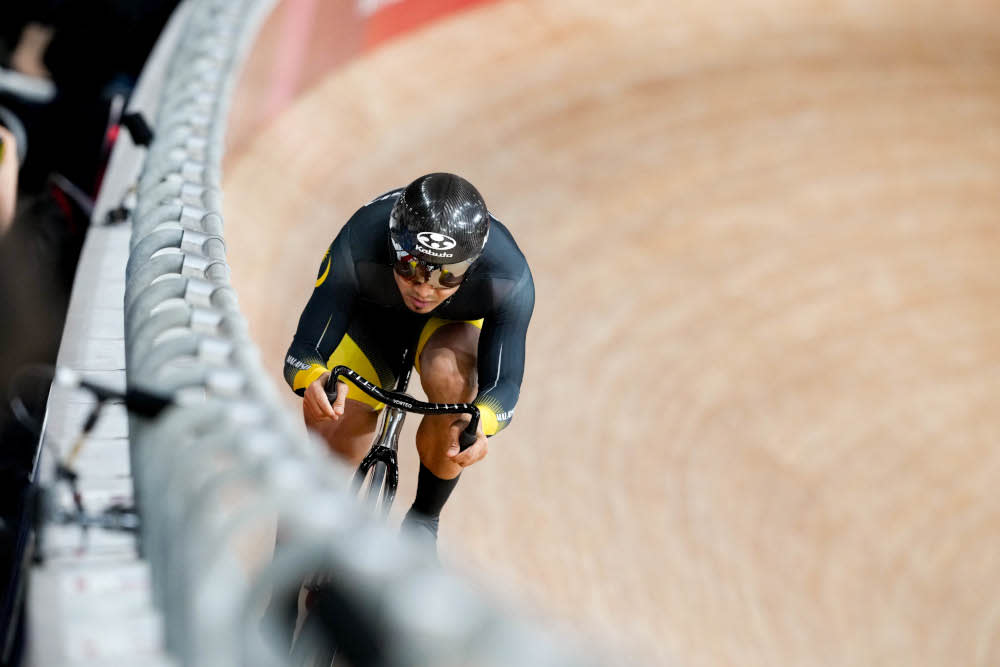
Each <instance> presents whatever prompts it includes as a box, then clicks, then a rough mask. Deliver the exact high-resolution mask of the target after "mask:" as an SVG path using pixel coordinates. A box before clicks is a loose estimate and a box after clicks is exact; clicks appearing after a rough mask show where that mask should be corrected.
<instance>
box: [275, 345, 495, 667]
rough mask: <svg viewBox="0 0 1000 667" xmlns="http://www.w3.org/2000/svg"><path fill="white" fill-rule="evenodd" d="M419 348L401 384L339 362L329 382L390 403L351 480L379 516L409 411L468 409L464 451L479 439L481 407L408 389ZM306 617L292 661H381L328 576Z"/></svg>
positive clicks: (394, 477)
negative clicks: (383, 382) (388, 385)
mask: <svg viewBox="0 0 1000 667" xmlns="http://www.w3.org/2000/svg"><path fill="white" fill-rule="evenodd" d="M415 355H416V352H415V349H414V348H413V347H411V348H408V349H407V350H405V351H404V353H403V360H402V362H401V364H400V368H399V372H398V373H397V374H396V378H397V380H396V384H395V387H394V388H393V389H392V390H385V389H382V388H381V387H379V386H378V385H375V384H373V383H371V382H369V381H368V380H367V379H365V378H364V377H362V376H361V375H359V374H358V373H357V372H355V371H354V370H353V369H351V368H349V367H347V366H342V365H341V366H335V367H334V368H333V369H331V371H330V377H329V378H328V379H327V382H326V394H327V397H328V398H329V399H330V401H331V403H332V402H333V401H334V400H335V399H336V397H337V382H338V381H339V379H340V378H344V379H345V380H348V381H350V382H352V383H354V385H355V386H357V387H358V389H360V390H361V391H363V392H364V393H366V394H368V395H369V396H371V397H372V398H374V399H375V400H377V401H380V402H381V403H384V404H385V409H383V410H382V414H381V415H380V416H379V423H378V427H377V428H376V431H375V437H374V439H373V442H372V446H371V448H370V449H369V450H368V453H367V454H366V455H365V457H364V458H363V459H362V461H361V463H360V464H359V465H358V468H357V470H356V471H355V473H354V476H353V478H352V481H351V485H352V489H353V491H354V492H355V493H357V494H358V496H359V498H361V499H362V502H363V503H364V504H365V505H367V506H368V507H369V508H371V509H372V510H373V511H374V512H375V514H376V516H379V517H381V518H383V519H384V518H385V517H387V516H388V514H389V509H390V508H391V507H392V502H393V500H394V499H395V497H396V487H397V485H398V483H399V465H398V460H397V452H398V450H399V435H400V433H401V432H402V429H403V421H404V420H405V418H406V414H407V413H409V412H413V413H417V414H423V415H448V414H467V415H470V416H471V417H472V420H471V421H470V422H469V424H468V426H467V427H466V428H465V429H464V430H463V431H462V432H461V433H460V434H459V440H458V445H459V449H460V450H463V451H464V450H465V449H468V448H469V447H470V446H472V445H473V444H474V443H475V442H476V438H477V431H478V429H479V408H477V407H476V406H474V405H472V404H471V403H428V402H425V401H420V400H417V399H415V398H413V397H412V396H411V395H409V394H407V393H406V388H407V386H408V385H409V383H410V377H411V375H412V373H413V364H414V359H415ZM305 588H306V591H307V594H306V611H305V613H306V617H305V620H304V621H303V622H302V628H301V630H300V631H299V633H298V635H297V636H296V638H295V640H294V641H293V644H292V650H291V664H293V665H314V666H321V667H329V666H330V664H331V663H332V662H333V659H334V657H335V656H337V655H338V654H339V655H342V656H343V657H345V658H346V659H347V660H348V662H349V664H351V665H352V666H353V667H361V666H362V665H369V664H378V663H379V656H378V651H379V649H378V646H377V643H376V642H372V641H371V640H370V638H366V637H362V636H359V634H358V633H356V632H352V631H351V629H350V625H351V621H352V619H351V618H349V617H348V616H347V615H346V614H345V612H344V604H343V602H342V601H340V600H338V599H337V596H336V594H335V592H334V591H331V590H328V588H327V587H325V586H324V585H323V581H322V577H313V578H312V579H311V580H310V581H308V582H307V583H306V584H305Z"/></svg>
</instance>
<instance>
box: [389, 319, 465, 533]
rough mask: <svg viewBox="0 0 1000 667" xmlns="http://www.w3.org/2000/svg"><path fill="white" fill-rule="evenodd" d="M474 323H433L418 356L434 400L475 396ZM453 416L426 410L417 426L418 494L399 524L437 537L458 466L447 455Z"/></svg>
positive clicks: (461, 400)
mask: <svg viewBox="0 0 1000 667" xmlns="http://www.w3.org/2000/svg"><path fill="white" fill-rule="evenodd" d="M478 343H479V327H478V326H476V325H474V324H471V323H468V322H449V323H447V324H444V325H441V326H440V327H439V328H437V330H436V331H434V332H433V334H431V335H430V337H429V338H428V339H427V342H426V343H425V344H424V345H423V348H422V349H421V351H420V356H419V360H418V361H419V366H418V368H419V370H420V383H421V386H423V389H424V392H425V393H426V394H427V399H428V400H429V401H431V402H434V403H467V402H469V401H471V400H472V399H473V398H475V396H476V388H477V385H476V350H477V346H478ZM456 419H458V417H457V416H456V415H427V416H425V417H424V418H423V420H422V421H421V422H420V426H419V427H418V428H417V452H418V453H419V455H420V475H419V477H418V479H417V495H416V498H415V499H414V501H413V505H412V507H410V510H409V512H407V515H406V517H405V519H404V525H408V526H410V527H412V528H416V529H422V530H423V531H424V532H425V533H427V534H429V535H430V536H431V537H432V538H434V539H436V538H437V526H438V519H439V517H440V515H441V509H442V508H443V507H444V504H445V502H447V500H448V497H449V496H450V495H451V492H452V490H453V489H454V488H455V485H456V484H458V476H459V473H461V472H462V468H461V466H458V465H456V464H455V463H453V462H452V461H451V459H450V458H449V457H448V455H447V451H448V445H449V431H450V429H451V425H452V424H453V423H454V422H455V420H456Z"/></svg>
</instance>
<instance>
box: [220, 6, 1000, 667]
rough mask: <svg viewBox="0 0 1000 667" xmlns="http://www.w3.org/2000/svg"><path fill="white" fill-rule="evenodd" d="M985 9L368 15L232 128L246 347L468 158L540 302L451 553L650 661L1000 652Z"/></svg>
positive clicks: (471, 482)
mask: <svg viewBox="0 0 1000 667" xmlns="http://www.w3.org/2000/svg"><path fill="white" fill-rule="evenodd" d="M675 5H677V6H675ZM998 28H1000V5H998V4H996V3H994V2H987V1H985V0H983V1H979V2H975V1H965V2H957V3H951V4H948V5H947V6H945V5H942V4H941V3H938V2H930V1H926V0H919V1H910V0H906V1H904V0H886V1H884V2H875V3H858V2H852V1H848V0H833V1H829V0H769V1H768V0H758V1H750V0H737V1H736V2H733V3H727V5H726V8H725V10H724V11H723V10H720V9H719V8H718V7H712V8H709V7H706V6H705V3H696V2H685V3H667V4H664V3H660V2H655V1H652V0H650V1H641V0H627V1H625V2H620V3H617V4H616V5H614V6H613V7H612V6H611V5H608V4H607V3H603V2H594V1H593V0H571V1H570V0H567V1H565V2H560V3H545V2H542V1H541V0H535V1H528V0H519V1H514V0H508V1H506V2H501V3H498V4H494V5H485V6H481V7H479V8H477V9H474V10H472V11H468V12H464V13H461V14H459V15H456V16H454V17H452V18H450V19H447V20H445V21H442V22H439V23H436V24H434V25H431V26H429V27H427V28H425V29H423V30H420V31H418V32H416V33H413V34H411V35H409V36H407V37H405V38H403V39H399V40H396V41H393V42H390V43H388V44H387V45H386V46H384V47H383V48H381V49H379V50H377V51H375V52H373V53H370V54H368V55H366V56H365V57H363V58H360V59H357V60H354V61H352V62H350V63H348V64H347V65H346V66H344V67H342V68H340V69H337V70H336V71H332V72H331V73H330V74H329V75H328V76H326V77H324V78H322V79H321V80H320V81H319V82H318V83H317V84H316V85H315V86H314V87H312V88H311V89H309V90H308V91H307V92H305V93H303V94H301V95H300V96H298V97H297V98H296V99H295V101H294V104H293V105H292V106H291V107H290V108H289V109H288V110H287V111H285V112H284V113H282V114H281V115H280V116H279V117H278V118H276V119H275V120H274V121H273V122H272V123H270V124H269V125H268V126H267V127H265V128H263V129H261V130H260V131H258V132H256V133H255V135H254V136H253V138H252V139H250V140H248V141H246V142H244V143H243V144H241V145H239V146H237V147H235V148H234V150H233V151H231V153H230V155H229V157H228V159H227V164H226V168H225V191H226V196H227V200H226V220H227V224H228V230H227V243H228V246H229V251H228V252H229V258H230V261H231V263H232V266H233V272H234V282H235V284H236V287H237V290H238V292H239V294H240V299H241V304H242V306H243V309H244V312H245V313H246V315H247V316H248V318H249V320H250V326H251V329H252V333H253V335H254V338H255V340H256V341H257V342H258V343H259V344H260V347H261V351H262V354H263V358H264V361H265V365H266V367H267V368H269V369H270V370H271V371H273V374H274V378H275V382H276V383H281V379H280V368H281V363H282V359H283V356H284V352H285V350H286V348H287V345H288V342H289V340H290V338H291V334H292V332H293V330H294V328H295V325H296V322H297V318H298V314H299V312H300V310H301V308H302V306H303V304H304V303H305V300H306V299H307V297H308V294H309V292H310V290H311V288H312V283H313V279H314V277H315V276H314V275H313V274H314V271H315V270H316V267H317V266H318V263H319V261H320V259H321V257H322V255H323V252H324V250H325V248H326V246H327V244H328V243H329V241H330V239H331V238H332V236H333V235H334V234H335V233H336V231H337V229H338V228H339V227H340V225H341V224H342V223H343V221H345V220H346V219H347V217H348V216H349V215H350V214H351V213H352V212H353V211H354V210H355V208H356V207H357V206H359V205H360V204H362V203H364V202H365V201H367V200H368V199H370V198H371V197H372V196H374V195H376V194H378V193H380V192H382V191H384V190H387V189H389V188H391V187H395V186H397V185H402V184H404V183H406V182H408V181H409V180H411V179H412V178H413V177H415V176H417V175H419V174H422V173H425V172H429V171H435V170H449V171H455V172H458V173H461V174H464V175H465V176H467V177H468V178H469V179H470V180H471V181H472V182H474V183H476V184H477V185H478V187H479V188H480V189H481V191H482V192H483V193H484V195H485V197H486V200H487V203H488V204H489V205H490V207H491V209H492V210H493V211H494V212H495V214H496V215H497V216H498V217H499V218H501V219H502V220H503V221H504V222H505V223H506V224H507V225H508V226H509V227H510V228H511V229H512V230H513V232H514V234H515V236H516V237H517V239H518V241H519V243H520V245H521V247H522V248H523V250H524V251H525V254H526V255H527V257H528V258H529V261H530V262H531V265H532V268H533V271H534V275H535V279H536V285H537V305H536V311H535V316H534V320H533V323H532V327H531V330H530V332H529V341H528V344H529V350H528V363H527V370H526V378H525V384H524V389H523V392H522V398H521V402H520V404H519V406H518V410H517V416H516V418H515V420H514V422H513V424H512V426H511V427H510V428H509V429H508V430H507V431H505V432H504V433H502V434H501V435H500V436H498V437H497V438H496V439H495V440H493V441H492V443H491V451H490V456H489V457H488V458H487V459H486V460H485V461H484V462H483V463H482V464H480V465H477V466H474V467H473V468H470V469H469V470H467V471H466V472H465V473H464V475H463V478H462V482H461V484H460V485H459V486H458V489H457V491H456V493H455V496H454V497H453V499H452V501H451V502H450V503H449V505H448V507H447V508H446V510H445V514H444V517H443V521H442V552H443V555H444V557H445V558H446V559H448V560H449V561H451V562H454V563H456V564H459V565H460V566H461V567H464V568H467V569H469V570H471V571H473V572H474V573H475V575H476V576H477V577H478V578H480V579H481V580H483V581H486V582H488V583H489V585H491V586H493V587H494V588H499V589H502V590H504V591H506V592H509V593H511V594H514V595H519V596H524V597H525V598H526V599H528V600H531V601H533V602H534V604H536V605H537V606H539V607H540V608H541V609H542V610H544V611H546V612H550V613H552V614H553V615H555V616H558V617H560V618H563V619H566V620H568V621H570V622H571V623H573V624H574V625H576V626H577V627H582V628H589V629H593V630H594V631H595V633H596V634H597V635H598V636H605V637H610V638H612V641H614V642H617V643H619V644H620V645H621V646H624V647H628V650H634V651H635V652H636V653H638V654H644V655H646V656H647V657H648V658H650V659H651V661H652V662H654V663H657V664H677V665H685V666H713V667H714V666H717V665H741V666H743V665H873V664H884V665H889V664H892V665H903V664H906V665H942V666H944V665H957V664H961V665H995V664H998V663H1000V577H998V576H997V572H998V569H1000V532H998V531H997V530H996V526H997V525H998V524H1000V494H997V493H996V491H995V489H996V480H997V477H998V475H1000V449H998V448H997V447H996V446H995V445H996V443H997V442H998V441H1000V410H998V409H997V407H996V406H997V399H998V397H1000V316H998V312H1000V310H998V307H997V304H1000V279H998V275H997V266H998V257H1000V224H998V222H1000V220H998V218H1000V213H998V211H1000V78H998V77H997V72H998V71H1000V40H997V39H996V35H997V30H998ZM252 84H253V82H252V81H250V82H244V84H243V85H244V86H246V85H252ZM281 391H282V393H283V394H285V395H286V396H287V397H288V402H289V406H290V408H291V409H297V403H296V401H297V399H295V397H294V396H292V395H291V393H290V392H286V391H285V390H284V387H283V384H282V388H281ZM414 425H415V420H411V423H410V424H409V428H410V431H411V432H412V429H413V427H414ZM403 465H404V467H406V466H409V470H410V471H413V474H406V475H404V476H403V477H404V479H403V485H402V488H401V501H400V503H399V507H397V508H396V509H397V510H398V513H401V512H402V511H403V510H404V509H405V505H406V504H407V502H408V499H409V498H411V497H412V492H413V486H414V481H415V476H416V475H415V465H416V463H415V455H414V453H413V452H412V450H407V451H406V452H405V453H404V456H403ZM398 513H397V515H398Z"/></svg>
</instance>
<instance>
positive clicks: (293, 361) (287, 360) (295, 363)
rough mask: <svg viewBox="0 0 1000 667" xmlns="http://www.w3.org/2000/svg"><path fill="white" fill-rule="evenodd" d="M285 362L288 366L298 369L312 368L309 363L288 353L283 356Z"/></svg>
mask: <svg viewBox="0 0 1000 667" xmlns="http://www.w3.org/2000/svg"><path fill="white" fill-rule="evenodd" d="M285 363H286V364H288V365H289V366H293V367H295V368H298V369H299V370H300V371H307V370H309V369H310V368H312V366H311V365H309V364H307V363H305V362H304V361H299V360H298V359H296V358H295V357H293V356H292V355H288V356H287V357H285Z"/></svg>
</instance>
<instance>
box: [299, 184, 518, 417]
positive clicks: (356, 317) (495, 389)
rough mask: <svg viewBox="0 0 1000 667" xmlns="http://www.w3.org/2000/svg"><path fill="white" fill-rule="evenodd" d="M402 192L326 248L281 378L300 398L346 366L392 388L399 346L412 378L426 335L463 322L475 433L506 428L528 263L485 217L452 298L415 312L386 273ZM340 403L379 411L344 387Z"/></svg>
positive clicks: (361, 216)
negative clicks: (409, 350) (472, 341)
mask: <svg viewBox="0 0 1000 667" xmlns="http://www.w3.org/2000/svg"><path fill="white" fill-rule="evenodd" d="M401 192H402V190H401V189H400V190H394V191H392V192H389V193H387V194H385V195H383V196H381V197H379V198H378V199H376V200H374V201H373V202H371V203H369V204H367V205H366V206H363V207H362V208H361V209H359V210H358V211H357V212H356V213H355V214H354V215H353V216H352V217H351V219H350V220H348V221H347V224H346V225H344V227H343V228H342V229H341V230H340V233H339V234H337V237H336V238H335V239H334V240H333V243H332V244H330V248H329V250H328V251H327V253H326V255H324V257H323V260H322V262H321V263H320V268H319V273H318V276H317V279H316V287H315V289H314V290H313V294H312V296H311V297H310V299H309V302H308V303H307V304H306V307H305V310H303V311H302V316H301V317H300V318H299V325H298V329H297V330H296V332H295V336H294V338H293V339H292V344H291V346H290V347H289V348H288V354H287V355H286V357H285V379H286V381H287V382H288V384H289V385H290V386H291V388H292V389H293V390H294V391H295V392H296V393H298V394H299V395H302V394H303V392H304V391H305V388H306V387H307V386H309V384H310V383H311V382H313V381H314V380H315V379H316V378H318V377H319V376H320V375H321V374H323V373H324V372H325V371H327V370H328V369H329V368H332V367H333V366H335V365H337V364H345V365H347V366H350V367H351V368H353V369H354V370H355V371H357V372H359V373H360V374H361V375H363V376H365V377H366V378H367V379H368V380H370V381H372V382H375V383H377V384H379V385H380V386H382V387H385V388H392V385H393V383H394V381H395V378H394V371H395V370H396V369H397V368H398V366H399V363H400V361H401V359H402V353H403V350H404V349H405V348H406V347H407V346H408V345H412V344H414V343H415V342H416V343H417V344H418V348H417V370H418V371H419V370H420V366H419V358H420V357H419V355H420V351H422V349H423V346H424V344H425V343H426V342H427V339H428V338H430V335H431V334H432V333H434V331H436V330H437V329H438V328H439V327H440V326H442V325H443V324H447V323H448V322H453V321H465V322H471V323H473V324H475V325H476V326H479V327H481V329H482V332H481V334H480V337H479V351H478V366H477V370H478V382H479V393H478V394H477V396H476V398H475V400H474V403H475V404H476V405H477V406H478V407H479V409H480V411H481V413H482V420H483V431H484V433H485V434H486V435H494V434H495V433H497V432H498V431H500V430H501V429H503V428H504V427H505V426H506V425H507V424H508V423H510V420H511V417H512V416H513V413H514V406H515V404H516V403H517V398H518V394H519V392H520V387H521V379H522V377H523V374H524V350H525V334H526V333H527V330H528V322H529V320H530V319H531V312H532V309H533V308H534V302H535V288H534V283H533V282H532V278H531V271H530V270H529V269H528V263H527V261H526V260H525V258H524V255H523V254H522V253H521V250H520V249H519V248H518V247H517V244H516V243H515V242H514V239H513V237H512V236H511V234H510V232H509V231H508V230H507V228H506V227H504V226H503V224H501V223H500V222H499V221H498V220H496V219H495V218H491V222H490V233H489V239H488V240H487V243H486V247H485V248H484V249H483V253H482V255H481V256H480V257H479V259H478V260H477V261H476V263H475V264H473V265H472V267H471V268H470V269H469V271H468V273H467V274H466V277H465V281H464V282H463V283H462V285H461V287H459V289H458V291H456V292H455V294H453V295H452V296H451V297H450V298H448V299H447V300H446V301H444V302H443V303H442V304H441V305H439V306H438V307H437V308H435V309H434V311H433V312H432V313H430V314H425V315H421V314H418V313H414V312H413V311H411V310H409V309H408V308H407V307H406V305H405V304H404V303H403V298H402V296H401V295H400V293H399V288H398V287H397V286H396V282H395V280H394V279H393V275H392V264H393V262H394V261H395V253H394V252H393V251H392V249H391V247H390V243H389V212H390V210H391V209H392V205H393V204H394V203H395V201H396V199H397V198H398V197H399V194H400V193H401ZM349 384H350V383H349ZM348 396H349V397H350V398H352V399H356V400H359V401H363V402H365V403H368V404H369V405H372V406H374V407H381V406H380V405H379V404H378V403H377V402H375V401H374V400H373V399H371V398H369V397H368V396H367V395H366V394H364V393H362V392H361V391H360V390H358V389H356V388H355V387H354V386H353V385H350V393H349V394H348Z"/></svg>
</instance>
